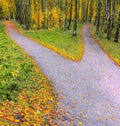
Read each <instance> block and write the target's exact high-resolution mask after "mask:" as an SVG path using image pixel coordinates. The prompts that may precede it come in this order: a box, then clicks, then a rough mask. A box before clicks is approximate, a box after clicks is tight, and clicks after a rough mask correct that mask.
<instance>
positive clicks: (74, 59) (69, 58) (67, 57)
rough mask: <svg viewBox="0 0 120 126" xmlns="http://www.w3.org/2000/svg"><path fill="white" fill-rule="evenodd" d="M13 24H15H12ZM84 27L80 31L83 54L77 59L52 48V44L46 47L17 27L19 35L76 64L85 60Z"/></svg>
mask: <svg viewBox="0 0 120 126" xmlns="http://www.w3.org/2000/svg"><path fill="white" fill-rule="evenodd" d="M11 23H13V22H11ZM13 24H14V23H13ZM14 25H15V24H14ZM15 27H16V25H15ZM84 27H85V26H83V27H82V28H81V30H80V35H81V37H82V54H79V55H78V56H77V57H75V56H74V57H73V56H71V55H68V54H67V53H66V52H63V51H62V50H60V49H58V48H56V47H54V46H51V45H50V44H48V45H46V44H44V43H42V42H41V41H39V40H37V39H34V38H32V37H30V36H27V35H25V34H24V33H23V32H22V31H21V30H20V29H18V28H17V27H16V30H17V32H18V33H19V34H21V35H23V36H24V37H26V38H28V39H29V40H31V41H33V42H36V43H37V44H39V45H41V46H43V47H45V48H47V49H49V50H51V51H53V52H55V53H57V54H58V55H60V56H62V57H63V58H65V59H68V60H72V61H74V62H78V61H81V60H82V59H83V55H84V52H85V51H84V37H83V29H84Z"/></svg>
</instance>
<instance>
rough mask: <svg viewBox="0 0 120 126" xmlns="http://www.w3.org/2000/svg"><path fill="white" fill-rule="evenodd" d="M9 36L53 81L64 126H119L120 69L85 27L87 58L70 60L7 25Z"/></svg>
mask: <svg viewBox="0 0 120 126" xmlns="http://www.w3.org/2000/svg"><path fill="white" fill-rule="evenodd" d="M6 25H7V30H8V33H9V36H10V37H11V38H12V39H13V40H14V41H15V42H16V43H17V44H18V45H19V46H21V47H22V48H23V49H24V50H25V51H26V52H27V53H28V54H29V55H30V56H31V57H33V58H34V60H35V61H36V63H37V64H38V66H40V67H41V68H42V70H43V72H44V73H45V74H46V75H47V77H48V78H49V79H50V80H52V81H53V83H54V86H55V89H56V91H57V93H58V96H59V105H58V110H60V111H61V115H62V116H57V117H56V119H55V121H56V122H58V124H59V125H61V126H78V125H80V126H119V125H120V67H118V66H116V65H115V64H114V62H113V61H112V60H111V59H109V57H108V56H107V55H106V54H105V53H104V52H103V50H102V49H101V48H100V46H99V45H98V44H97V43H96V42H95V40H94V39H93V38H92V37H91V35H90V33H89V31H88V27H87V26H86V27H84V30H83V37H84V48H85V52H84V56H83V59H82V60H81V61H78V62H74V61H70V60H67V59H65V58H63V57H61V56H60V55H58V54H57V53H55V52H53V51H51V50H49V49H47V48H44V47H43V46H41V45H40V44H38V43H35V42H33V41H32V40H30V39H28V38H26V37H24V36H23V35H21V34H20V33H19V32H18V31H17V30H16V28H15V26H14V25H13V24H12V23H7V24H6Z"/></svg>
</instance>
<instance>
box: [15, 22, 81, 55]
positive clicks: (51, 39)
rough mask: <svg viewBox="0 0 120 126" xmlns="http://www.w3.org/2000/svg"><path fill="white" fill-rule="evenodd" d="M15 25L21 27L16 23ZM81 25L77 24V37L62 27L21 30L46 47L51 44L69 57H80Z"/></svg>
mask: <svg viewBox="0 0 120 126" xmlns="http://www.w3.org/2000/svg"><path fill="white" fill-rule="evenodd" d="M17 27H19V28H20V29H21V27H20V26H19V25H18V24H17ZM81 27H82V25H80V24H79V25H78V29H77V37H73V36H72V28H71V30H69V31H68V30H67V31H64V30H63V29H48V30H24V29H21V32H22V33H23V34H25V35H27V36H28V37H31V38H33V39H35V40H37V41H38V42H40V43H42V44H44V45H46V46H47V47H49V46H52V47H55V48H56V49H58V50H60V52H65V54H66V55H70V56H71V57H81V56H82V53H83V40H82V36H81V34H80V30H81Z"/></svg>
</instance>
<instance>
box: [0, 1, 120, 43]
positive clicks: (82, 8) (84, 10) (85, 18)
mask: <svg viewBox="0 0 120 126" xmlns="http://www.w3.org/2000/svg"><path fill="white" fill-rule="evenodd" d="M4 4H5V5H4ZM4 16H9V17H10V18H14V19H16V21H18V22H19V23H20V24H21V25H24V27H25V29H30V28H37V29H41V28H42V29H47V28H53V27H60V28H61V27H62V28H64V30H69V29H70V28H71V25H72V26H73V33H72V35H73V36H76V35H77V23H87V22H89V23H92V22H94V24H95V25H96V34H99V35H102V33H105V34H106V39H113V38H114V41H115V42H118V38H119V37H118V36H119V34H120V33H119V28H120V0H0V18H2V17H4Z"/></svg>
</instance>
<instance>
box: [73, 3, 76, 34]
mask: <svg viewBox="0 0 120 126" xmlns="http://www.w3.org/2000/svg"><path fill="white" fill-rule="evenodd" d="M74 2H75V12H74V26H73V33H72V35H73V36H76V35H77V0H74Z"/></svg>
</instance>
